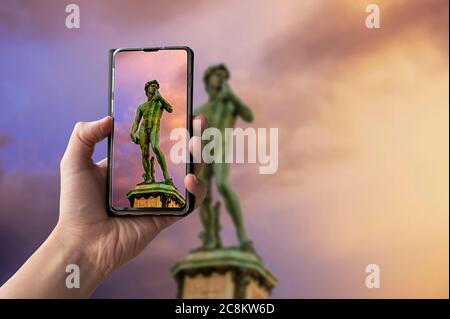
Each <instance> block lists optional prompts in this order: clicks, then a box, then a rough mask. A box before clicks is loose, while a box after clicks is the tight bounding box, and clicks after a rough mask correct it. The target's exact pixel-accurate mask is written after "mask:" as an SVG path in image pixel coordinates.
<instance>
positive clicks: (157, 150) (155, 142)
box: [150, 129, 173, 185]
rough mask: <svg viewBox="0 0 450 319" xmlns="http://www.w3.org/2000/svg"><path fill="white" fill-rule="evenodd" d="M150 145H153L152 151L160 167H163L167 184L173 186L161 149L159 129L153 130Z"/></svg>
mask: <svg viewBox="0 0 450 319" xmlns="http://www.w3.org/2000/svg"><path fill="white" fill-rule="evenodd" d="M150 143H151V145H152V150H153V152H154V153H155V155H156V159H157V160H158V163H159V166H161V170H162V173H163V176H164V180H165V182H166V183H168V184H171V185H173V183H172V178H171V177H170V175H169V171H168V170H167V164H166V158H165V156H164V153H163V152H162V151H161V148H160V147H159V129H152V132H151V133H150Z"/></svg>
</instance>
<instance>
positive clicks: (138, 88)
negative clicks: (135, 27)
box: [108, 48, 192, 214]
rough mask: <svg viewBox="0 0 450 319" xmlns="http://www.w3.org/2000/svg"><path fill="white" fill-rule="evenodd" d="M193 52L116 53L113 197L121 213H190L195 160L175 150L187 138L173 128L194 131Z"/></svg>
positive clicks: (111, 148) (114, 208) (113, 207)
mask: <svg viewBox="0 0 450 319" xmlns="http://www.w3.org/2000/svg"><path fill="white" fill-rule="evenodd" d="M191 55H192V51H190V49H188V48H171V49H170V48H168V49H162V48H160V49H118V50H115V51H113V52H112V61H111V67H112V74H111V107H110V113H111V115H112V116H113V118H114V129H113V133H112V135H111V138H110V142H109V155H110V158H109V171H108V173H109V176H108V177H109V183H108V184H109V185H108V189H109V194H108V198H109V206H110V210H112V211H113V212H115V213H121V212H122V213H123V212H127V213H128V214H129V213H133V212H134V213H139V212H141V213H142V212H143V211H144V212H145V211H147V212H148V211H150V212H151V211H153V212H160V213H161V212H167V211H168V212H173V213H176V212H186V208H187V206H188V204H189V203H188V201H189V198H188V193H187V191H186V188H185V186H184V177H185V175H186V174H187V173H188V172H189V165H188V164H187V161H180V160H179V154H178V152H174V151H173V150H172V148H173V147H175V146H176V144H177V143H178V144H179V143H181V142H182V141H180V140H172V139H171V133H172V132H173V131H174V130H180V128H181V129H185V130H186V132H187V133H188V132H190V127H189V123H190V116H191V110H192V103H191V94H190V90H191V88H192V86H191V83H192V80H191V79H192V72H191V59H192V56H191ZM185 142H186V141H185ZM175 153H176V154H177V155H178V156H177V158H173V157H174V156H172V155H173V154H175Z"/></svg>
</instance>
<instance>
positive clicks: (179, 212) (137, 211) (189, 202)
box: [106, 46, 195, 216]
mask: <svg viewBox="0 0 450 319" xmlns="http://www.w3.org/2000/svg"><path fill="white" fill-rule="evenodd" d="M160 50H185V51H186V52H187V55H188V72H187V77H188V78H187V112H186V114H187V119H186V123H187V129H188V131H189V135H190V136H191V137H192V90H193V73H194V72H193V70H194V51H192V49H191V48H189V47H187V46H168V47H153V48H121V49H111V50H109V86H108V88H109V103H108V114H109V115H110V116H112V117H113V119H114V112H113V100H112V99H113V97H114V93H113V90H114V87H113V72H114V54H115V53H116V52H121V51H145V52H151V51H160ZM113 141H114V121H113V128H112V133H111V134H110V135H109V136H108V174H107V178H106V207H107V211H108V214H109V215H112V216H130V215H131V216H142V215H166V216H185V215H187V214H189V213H191V212H192V211H193V210H194V207H195V197H194V195H193V194H191V193H190V192H188V191H186V205H185V207H184V208H182V209H178V208H172V209H165V208H145V209H144V208H125V209H123V210H116V209H114V208H113V206H112V157H113ZM189 156H190V160H189V163H187V164H186V175H187V174H190V173H193V171H194V165H193V160H192V154H190V155H189Z"/></svg>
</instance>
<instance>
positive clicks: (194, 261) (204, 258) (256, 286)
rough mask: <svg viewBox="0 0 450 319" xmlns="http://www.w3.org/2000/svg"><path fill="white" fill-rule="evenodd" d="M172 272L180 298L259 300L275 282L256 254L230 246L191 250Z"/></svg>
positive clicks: (270, 289)
mask: <svg viewBox="0 0 450 319" xmlns="http://www.w3.org/2000/svg"><path fill="white" fill-rule="evenodd" d="M172 274H173V276H174V277H175V279H176V281H177V283H178V298H183V299H203V298H208V299H214V298H220V299H236V298H247V299H263V298H268V297H269V296H270V293H271V291H272V289H273V287H274V286H275V285H276V283H277V279H276V278H275V276H274V275H273V274H272V273H271V272H270V271H269V270H268V269H267V268H266V267H265V266H264V264H263V262H262V260H261V259H260V258H259V257H258V256H257V255H255V254H254V253H251V252H246V251H242V250H240V249H238V248H232V247H230V248H221V249H215V250H199V251H192V252H190V253H189V254H188V255H187V256H186V257H185V258H184V259H182V260H181V261H179V262H178V263H177V264H176V265H175V266H174V267H173V268H172Z"/></svg>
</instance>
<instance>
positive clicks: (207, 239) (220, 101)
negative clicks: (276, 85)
mask: <svg viewBox="0 0 450 319" xmlns="http://www.w3.org/2000/svg"><path fill="white" fill-rule="evenodd" d="M229 78H230V72H229V71H228V69H227V67H226V66H225V65H224V64H218V65H214V66H211V67H209V68H208V69H207V70H206V72H205V74H204V77H203V81H204V83H205V88H206V91H207V93H208V96H209V99H208V102H207V103H205V104H204V105H202V106H200V107H199V108H197V109H196V110H195V114H203V115H205V116H206V118H207V119H208V126H209V127H215V128H217V129H219V130H220V131H221V133H222V136H225V128H233V127H234V125H235V122H236V119H237V118H238V117H240V118H242V119H243V120H244V121H246V122H251V121H252V120H253V114H252V111H251V110H250V109H249V108H248V107H247V106H246V105H245V104H244V103H243V102H242V101H241V100H240V99H239V98H238V97H237V96H236V95H235V94H234V93H233V91H232V90H231V88H230V86H229V84H228V79H229ZM226 142H229V141H224V142H223V143H226ZM222 149H225V146H223V147H222ZM223 156H225V154H223ZM229 170H230V167H229V164H228V163H225V160H224V159H223V160H222V163H215V162H213V163H211V164H204V165H203V168H202V170H201V172H200V175H199V177H200V179H202V180H203V181H204V182H205V183H206V185H207V194H206V198H205V200H204V201H203V203H202V205H201V207H200V217H201V221H202V224H203V228H204V230H203V232H202V233H201V234H200V237H201V238H202V240H203V247H202V248H203V249H215V248H220V247H222V243H221V239H220V236H219V230H220V222H219V208H220V207H219V202H216V203H215V204H213V203H212V197H211V184H212V180H213V179H214V181H215V184H216V186H217V189H218V191H219V193H220V195H221V196H222V198H223V201H224V203H225V206H226V209H227V211H228V213H229V214H230V216H231V219H232V220H233V223H234V225H235V227H236V233H237V237H238V239H239V243H240V248H241V249H243V250H247V251H254V248H253V245H252V242H251V241H250V239H249V237H248V235H247V232H246V230H245V228H244V223H243V218H242V211H241V206H240V203H239V198H238V197H237V195H236V194H235V192H234V191H233V189H232V187H231V185H230V181H229Z"/></svg>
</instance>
